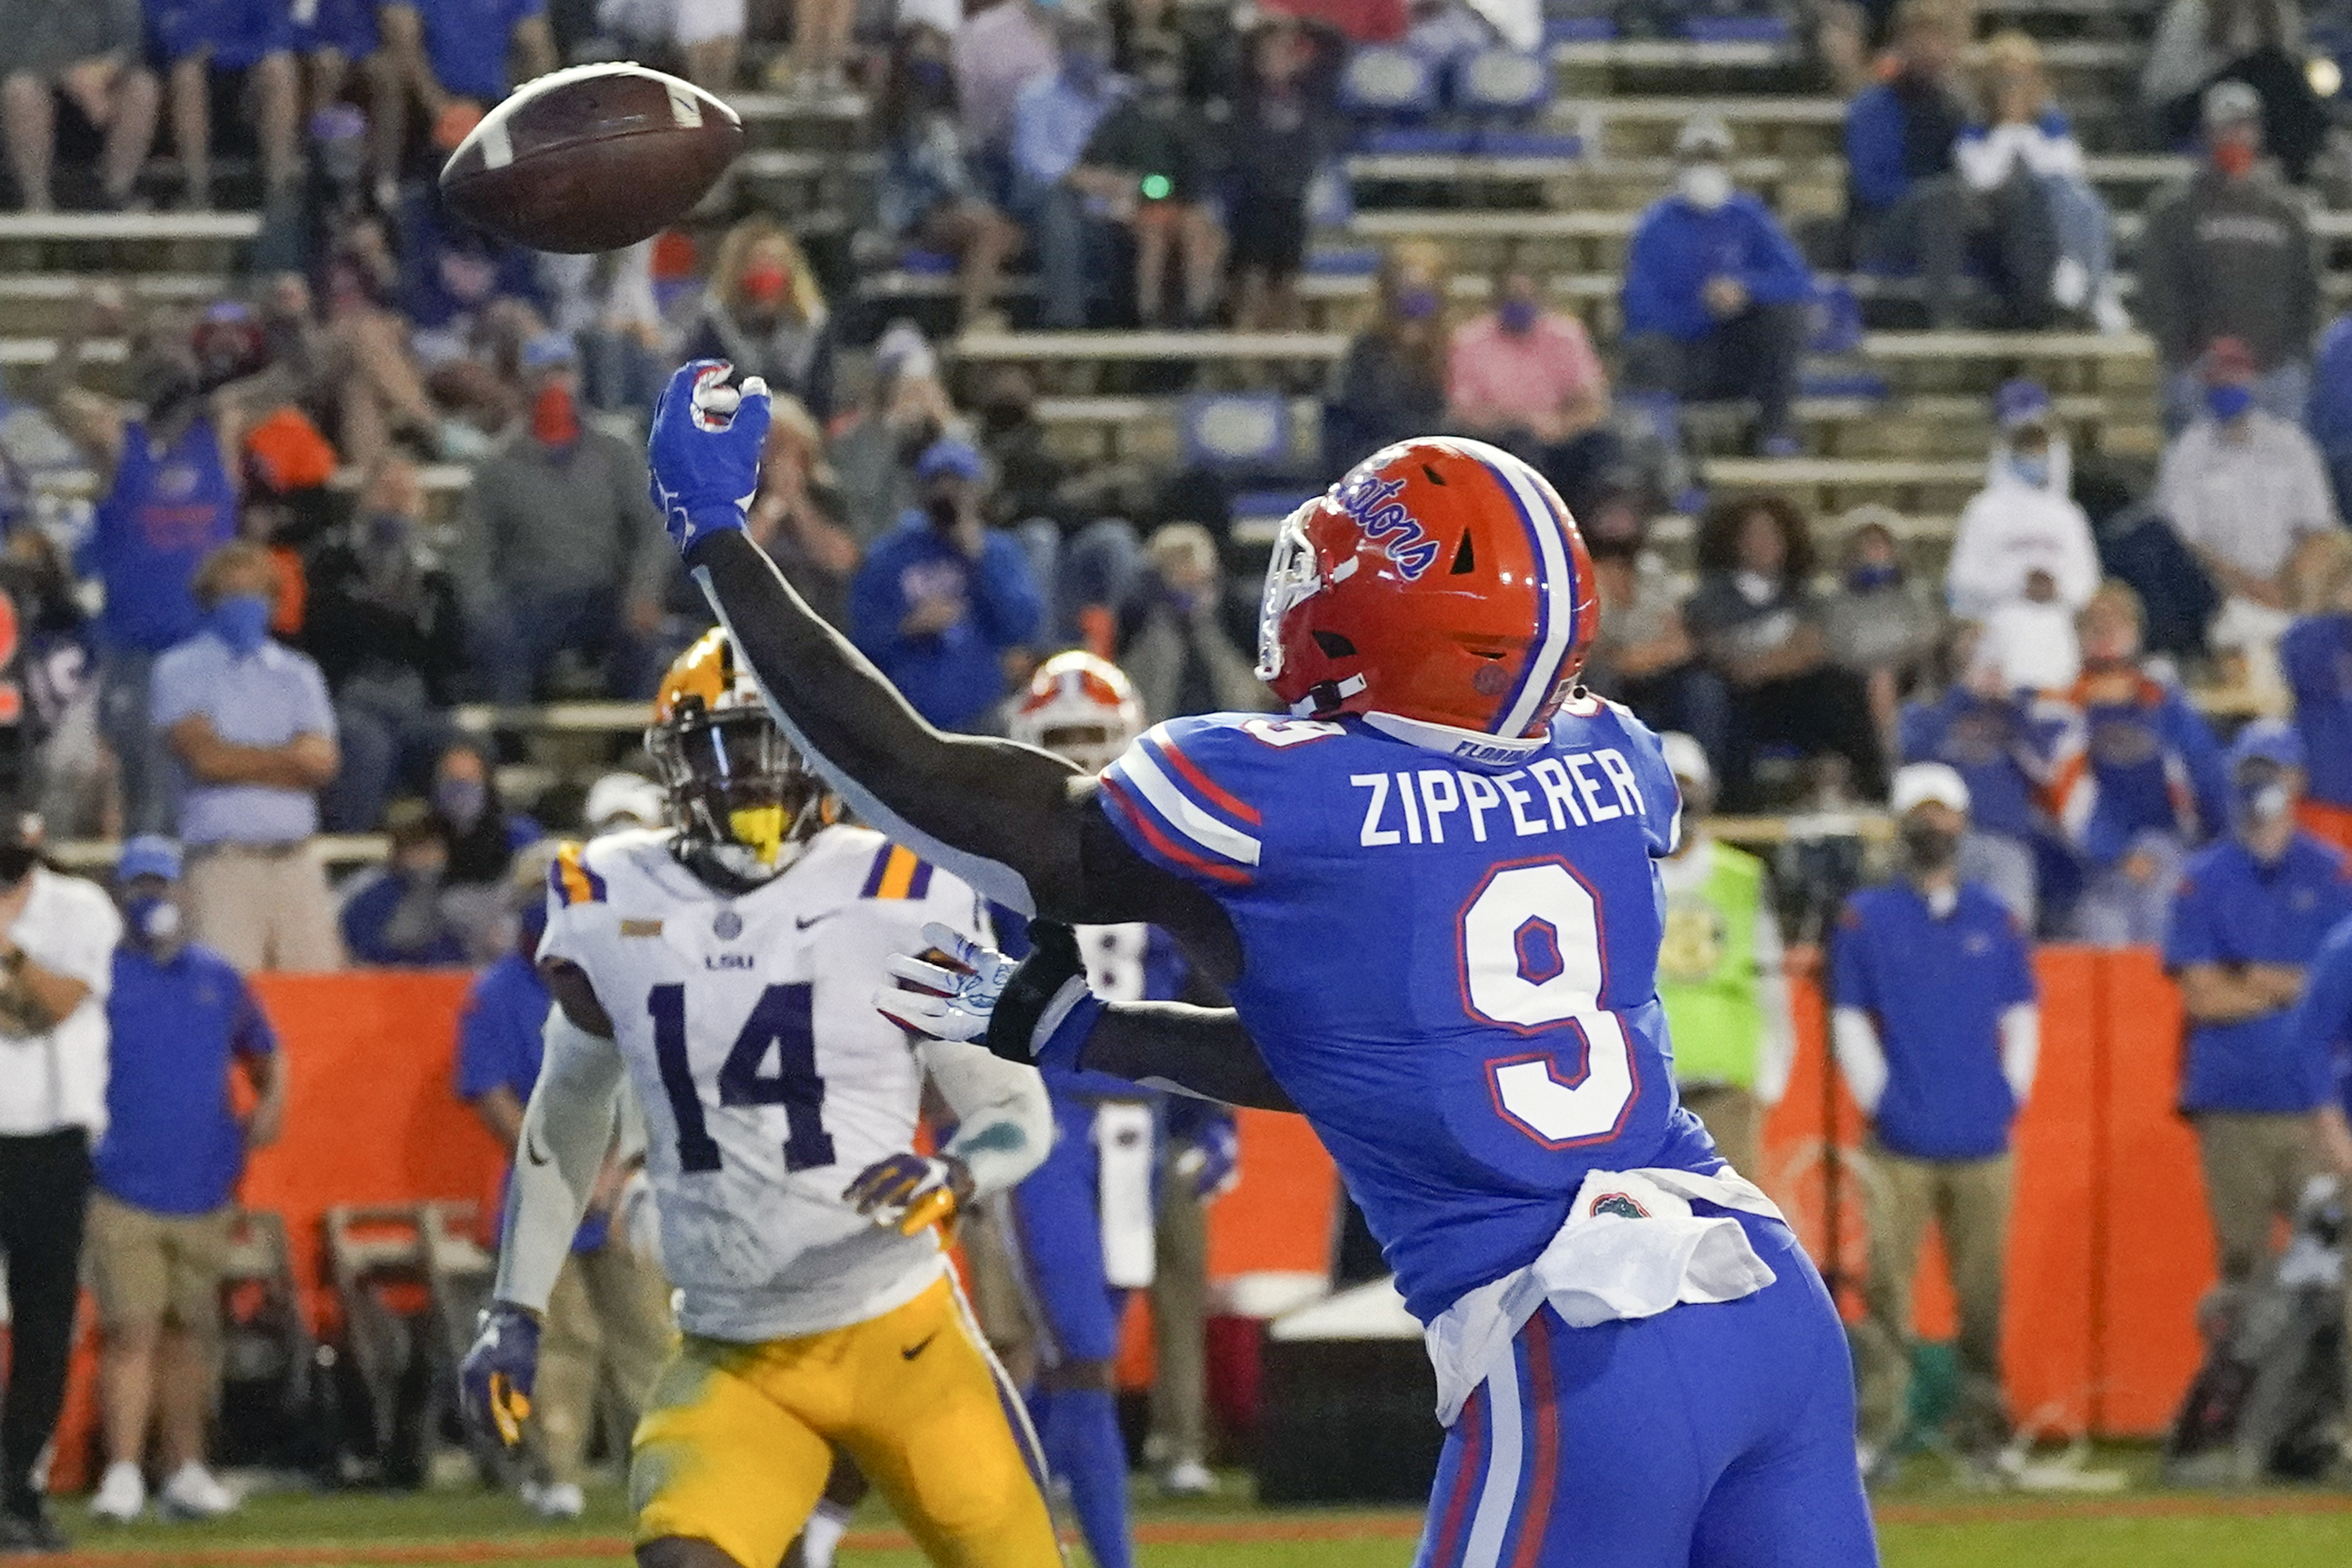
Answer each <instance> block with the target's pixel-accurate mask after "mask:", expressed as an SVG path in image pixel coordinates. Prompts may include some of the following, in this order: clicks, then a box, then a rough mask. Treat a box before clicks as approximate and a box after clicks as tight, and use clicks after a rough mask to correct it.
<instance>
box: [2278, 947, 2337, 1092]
mask: <svg viewBox="0 0 2352 1568" xmlns="http://www.w3.org/2000/svg"><path fill="white" fill-rule="evenodd" d="M2287 1031H2288V1034H2289V1036H2290V1037H2291V1038H2290V1040H2289V1044H2290V1046H2291V1047H2292V1049H2293V1051H2294V1064H2295V1066H2296V1068H2297V1069H2298V1070H2300V1071H2301V1072H2302V1074H2303V1086H2302V1090H2301V1093H2300V1096H2299V1097H2300V1098H2302V1099H2304V1100H2305V1101H2307V1102H2308V1103H2310V1104H2311V1105H2312V1106H2313V1107H2317V1106H2320V1105H2324V1104H2326V1103H2328V1102H2329V1101H2331V1100H2341V1101H2342V1102H2343V1103H2344V1104H2345V1105H2346V1107H2347V1114H2352V920H2339V921H2337V922H2336V925H2335V926H2334V928H2333V929H2331V930H2330V931H2329V932H2328V933H2327V937H2326V940H2325V941H2323V942H2321V943H2320V945H2319V951H2318V952H2317V953H2315V954H2314V955H2312V959H2311V966H2310V967H2309V968H2308V969H2307V970H2306V971H2305V977H2304V985H2303V999H2302V1000H2301V1001H2298V1002H2297V1003H2295V1005H2294V1012H2293V1015H2292V1016H2291V1017H2290V1018H2289V1019H2288V1022H2287Z"/></svg>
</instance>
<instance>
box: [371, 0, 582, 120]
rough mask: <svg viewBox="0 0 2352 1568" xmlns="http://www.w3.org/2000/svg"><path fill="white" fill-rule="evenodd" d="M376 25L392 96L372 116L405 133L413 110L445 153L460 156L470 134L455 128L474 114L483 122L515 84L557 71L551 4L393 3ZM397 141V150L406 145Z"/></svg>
mask: <svg viewBox="0 0 2352 1568" xmlns="http://www.w3.org/2000/svg"><path fill="white" fill-rule="evenodd" d="M376 19H377V22H378V23H379V25H380V26H382V28H383V47H384V51H385V53H386V54H387V56H388V57H389V59H388V62H387V70H388V78H387V79H388V80H389V81H390V82H391V83H392V84H394V91H392V92H389V93H385V94H383V95H380V100H379V101H378V102H376V103H374V104H373V105H371V106H370V107H371V110H372V111H373V114H374V116H375V117H376V118H377V119H378V120H383V121H384V122H385V123H386V124H387V125H388V126H392V127H400V126H403V125H404V122H405V117H406V115H407V112H408V110H409V107H410V106H411V105H414V106H415V110H416V112H417V114H418V115H419V116H420V117H421V118H422V119H423V120H424V122H425V125H426V126H427V127H428V128H429V129H430V130H431V131H432V132H433V141H434V142H435V144H436V146H438V147H439V148H440V149H441V150H442V151H443V152H455V151H456V150H457V142H458V141H460V140H461V139H462V138H463V137H464V135H465V131H462V130H458V129H457V127H458V126H460V125H465V124H466V122H467V116H468V114H470V117H471V118H473V119H476V120H478V119H479V118H480V115H481V111H482V110H487V109H488V108H489V107H490V106H491V105H492V104H495V103H497V102H498V101H499V99H502V98H504V97H506V95H507V92H508V90H509V89H511V88H512V87H513V85H514V82H515V80H518V79H519V80H522V81H529V80H530V78H533V77H537V76H544V75H546V74H547V73H548V72H549V71H551V70H553V69H554V68H555V67H556V64H557V61H556V54H555V34H554V32H553V30H552V29H551V28H550V27H549V26H548V21H547V0H473V3H470V4H463V5H460V4H453V3H452V0H388V3H386V4H384V5H382V6H380V8H379V9H378V10H377V13H376ZM509 60H512V61H513V62H514V65H515V68H516V71H517V76H516V77H515V78H509V76H508V75H507V64H508V62H509ZM453 111H454V112H453ZM467 129H471V127H470V126H467ZM404 140H405V138H404V136H402V137H395V138H394V142H395V144H398V143H399V142H401V141H404Z"/></svg>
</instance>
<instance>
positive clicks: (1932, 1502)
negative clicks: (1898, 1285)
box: [47, 1454, 2352, 1568]
mask: <svg viewBox="0 0 2352 1568" xmlns="http://www.w3.org/2000/svg"><path fill="white" fill-rule="evenodd" d="M2103 1460H2104V1461H2105V1462H2113V1463H2116V1464H2118V1465H2119V1466H2120V1468H2124V1469H2128V1470H2131V1471H2133V1472H2134V1473H2135V1479H2138V1478H2139V1477H2142V1476H2144V1475H2145V1474H2146V1472H2147V1469H2148V1468H2149V1462H2148V1460H2147V1458H2146V1457H2145V1456H2141V1455H2133V1454H2125V1455H2121V1456H2115V1455H2110V1456H2103ZM1914 1472H1915V1473H1914V1474H1913V1475H1911V1476H1910V1477H1908V1478H1906V1480H1905V1481H1904V1482H1902V1483H1900V1484H1898V1485H1897V1486H1896V1487H1895V1488H1893V1489H1891V1490H1889V1491H1888V1493H1887V1494H1886V1495H1885V1498H1884V1499H1882V1500H1881V1502H1880V1506H1879V1519H1880V1531H1881V1540H1882V1542H1883V1544H1884V1547H1885V1560H1886V1563H1887V1564H1888V1568H2352V1492H2346V1491H2330V1490H2261V1491H2248V1492H2241V1493H2229V1494H2210V1493H2183V1492H2174V1491H2165V1490H2158V1489H2155V1488H2153V1487H2148V1486H2145V1485H2137V1486H2135V1487H2133V1488H2132V1489H2131V1490H2126V1491H2122V1492H2118V1493H2114V1494H2110V1495H2102V1496H2088V1497H2050V1496H2041V1497H2022V1496H2017V1495H2014V1494H2000V1495H1992V1494H1987V1493H1984V1492H1972V1491H1968V1490H1962V1489H1959V1488H1958V1487H1956V1486H1954V1485H1952V1484H1951V1483H1950V1482H1949V1481H1948V1479H1946V1478H1945V1476H1944V1475H1943V1472H1942V1469H1941V1467H1940V1466H1938V1465H1937V1464H1935V1463H1934V1461H1932V1460H1929V1461H1922V1462H1921V1463H1919V1464H1917V1465H1915V1467H1914ZM1227 1484H1228V1487H1229V1488H1230V1490H1229V1492H1228V1493H1227V1495H1224V1496H1223V1497H1220V1498H1217V1499H1212V1500H1202V1501H1200V1502H1192V1503H1182V1504H1175V1503H1167V1502H1161V1501H1159V1500H1156V1499H1146V1498H1145V1497H1143V1495H1142V1494H1140V1493H1139V1506H1138V1514H1139V1518H1138V1522H1137V1533H1138V1537H1139V1549H1138V1552H1137V1561H1138V1563H1139V1568H1408V1565H1409V1564H1410V1563H1412V1551H1413V1543H1414V1539H1415V1536H1416V1534H1417V1533H1418V1530H1419V1525H1420V1520H1419V1515H1418V1513H1417V1512H1414V1511H1407V1510H1401V1509H1356V1508H1349V1509H1274V1508H1261V1507H1257V1506H1255V1505H1254V1504H1251V1503H1250V1502H1248V1501H1247V1500H1246V1498H1245V1492H1246V1486H1247V1483H1246V1479H1244V1478H1240V1477H1228V1478H1227ZM60 1517H61V1518H62V1519H63V1521H65V1522H66V1523H67V1524H68V1526H69V1527H71V1528H72V1530H73V1531H74V1534H75V1537H76V1541H77V1545H78V1548H79V1549H78V1550H77V1551H76V1552H74V1554H73V1555H72V1556H70V1557H68V1558H63V1559H48V1560H47V1561H50V1562H57V1563H61V1564H64V1565H67V1568H74V1565H79V1568H467V1565H480V1564H503V1563H514V1564H530V1565H532V1568H592V1565H593V1568H615V1565H624V1564H626V1563H628V1561H629V1556H628V1542H627V1521H626V1518H625V1507H624V1503H623V1500H622V1497H621V1494H620V1492H619V1490H618V1489H617V1488H614V1487H604V1488H600V1489H597V1490H593V1492H592V1493H591V1498H590V1506H589V1511H588V1515H587V1517H586V1518H584V1519H583V1520H581V1521H579V1522H578V1523H577V1524H576V1525H568V1526H562V1527H550V1526H547V1525H544V1524H541V1523H539V1522H538V1521H534V1520H532V1519H531V1518H530V1516H529V1515H528V1514H526V1513H525V1512H524V1511H522V1509H521V1507H520V1505H519V1504H517V1503H516V1502H514V1501H513V1500H510V1499H508V1498H504V1497H498V1496H491V1495H488V1494H484V1493H480V1492H470V1491H454V1492H429V1493H406V1494H371V1493H355V1492H354V1493H328V1494H280V1495H273V1496H267V1497H260V1498H256V1499H254V1500H252V1501H251V1502H249V1503H248V1504H247V1508H246V1510H245V1511H244V1512H243V1513H242V1514H240V1515H238V1516H237V1517H236V1518H234V1519H229V1520H223V1521H217V1522H215V1523H211V1524H204V1525H180V1526H170V1525H161V1524H141V1525H134V1526H131V1527H130V1528H128V1529H116V1530H101V1529H99V1528H97V1527H96V1526H93V1525H91V1524H90V1523H89V1521H88V1519H87V1516H86V1515H84V1514H83V1512H82V1511H81V1509H80V1508H79V1505H76V1504H68V1505H67V1506H66V1507H65V1508H64V1509H63V1510H61V1512H60ZM840 1561H841V1564H842V1568H920V1564H921V1563H922V1559H921V1557H920V1556H919V1554H917V1553H916V1552H913V1551H911V1550H909V1549H908V1547H907V1545H906V1542H905V1537H904V1536H903V1535H901V1534H899V1533H898V1531H896V1530H895V1529H893V1528H892V1527H891V1525H890V1523H889V1521H888V1520H887V1517H886V1516H885V1515H884V1514H883V1513H882V1512H881V1511H879V1509H878V1508H877V1507H874V1506H873V1505H869V1508H868V1511H867V1512H866V1514H864V1515H861V1516H860V1519H859V1521H858V1528H857V1530H856V1531H854V1532H853V1533H852V1534H851V1536H850V1538H849V1542H848V1543H847V1545H846V1546H845V1548H844V1550H843V1552H842V1555H841V1559H840ZM1085 1561H1086V1559H1085V1557H1084V1554H1083V1552H1073V1562H1074V1563H1084V1562H1085Z"/></svg>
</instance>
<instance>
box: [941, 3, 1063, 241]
mask: <svg viewBox="0 0 2352 1568" xmlns="http://www.w3.org/2000/svg"><path fill="white" fill-rule="evenodd" d="M1053 13H1054V7H1053V6H1049V5H1044V4H1042V3H1041V0H994V4H992V5H985V6H982V8H981V9H979V10H976V11H974V12H972V14H971V16H968V17H966V18H965V20H964V23H963V26H961V27H958V28H957V29H956V37H955V78H956V101H957V105H958V107H959V109H960V110H961V119H962V123H963V145H964V151H965V152H967V153H968V154H969V155H970V156H971V160H972V164H973V167H974V168H975V170H976V171H977V172H978V173H979V175H980V179H981V185H982V189H983V190H985V191H986V192H987V193H988V194H989V196H990V198H991V199H992V200H993V201H996V202H1000V203H1002V202H1006V201H1009V200H1011V199H1012V196H1013V105H1014V103H1015V102H1016V101H1018V100H1019V99H1020V97H1021V94H1022V91H1023V89H1025V88H1027V87H1028V86H1029V85H1030V84H1031V83H1032V82H1034V81H1037V80H1039V79H1041V78H1045V77H1047V76H1050V75H1052V74H1053V72H1054V70H1055V67H1056V64H1057V61H1058V54H1057V50H1056V47H1055V40H1054V27H1053Z"/></svg>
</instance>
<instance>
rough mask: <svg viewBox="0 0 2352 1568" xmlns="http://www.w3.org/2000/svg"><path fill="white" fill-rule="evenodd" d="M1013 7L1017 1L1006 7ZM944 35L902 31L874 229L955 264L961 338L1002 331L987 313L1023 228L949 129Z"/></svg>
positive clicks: (884, 111)
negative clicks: (986, 187)
mask: <svg viewBox="0 0 2352 1568" xmlns="http://www.w3.org/2000/svg"><path fill="white" fill-rule="evenodd" d="M1014 3H1016V4H1017V3H1018V0H1014ZM949 47H950V46H949V42H948V37H947V35H946V34H944V33H941V32H940V31H939V30H937V29H936V28H933V27H929V26H919V25H917V26H906V25H903V24H902V25H901V26H900V27H899V29H898V47H897V51H896V53H895V54H894V55H893V57H892V59H891V80H890V84H889V86H888V87H887V89H885V90H884V92H883V95H882V105H881V131H882V139H883V148H882V160H883V162H882V180H881V190H880V193H879V194H878V196H877V208H878V212H879V216H880V220H881V224H882V227H883V229H884V231H885V232H886V233H887V234H888V235H890V236H891V237H892V238H893V239H895V240H896V241H897V242H898V244H899V245H900V246H907V247H910V248H918V249H922V250H929V251H938V252H940V253H942V254H945V255H948V256H954V257H955V258H956V260H957V263H958V274H957V277H958V280H959V283H960V286H961V313H960V315H959V318H958V319H960V320H961V322H962V323H963V326H964V328H965V329H966V330H975V329H978V330H996V331H1001V330H1003V324H1004V318H1003V316H1002V315H1001V314H999V313H998V312H997V311H996V309H995V305H994V301H995V298H996V290H997V284H998V281H999V277H1000V274H1001V273H1002V272H1003V267H1004V264H1005V262H1006V261H1007V260H1009V259H1011V258H1012V257H1013V256H1015V255H1016V254H1018V253H1019V251H1020V249H1021V246H1022V243H1023V235H1022V233H1021V226H1020V225H1018V224H1015V223H1014V222H1013V220H1012V219H1010V218H1008V217H1006V216H1005V215H1004V214H1003V213H1000V212H998V211H997V210H996V207H995V205H994V204H992V202H991V201H990V199H989V198H988V196H987V195H985V194H984V193H983V192H982V185H981V183H980V181H979V178H978V177H977V176H976V175H975V174H974V173H973V172H972V170H971V164H970V162H969V161H968V160H967V159H966V158H965V156H964V150H963V141H962V138H961V133H960V132H959V131H958V128H957V123H956V104H955V77H954V75H953V73H952V72H951V71H950V69H949V68H948V51H949Z"/></svg>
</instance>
